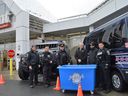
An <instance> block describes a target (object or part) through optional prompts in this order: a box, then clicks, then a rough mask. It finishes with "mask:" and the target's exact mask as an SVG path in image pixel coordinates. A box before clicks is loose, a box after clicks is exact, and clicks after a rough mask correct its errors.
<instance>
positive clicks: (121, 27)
mask: <svg viewBox="0 0 128 96" xmlns="http://www.w3.org/2000/svg"><path fill="white" fill-rule="evenodd" d="M112 29H113V30H112V33H111V34H110V36H109V37H110V38H109V41H110V43H111V47H112V48H119V47H121V46H123V44H124V41H123V38H125V37H126V35H125V31H126V25H125V19H122V20H120V21H119V22H116V23H115V24H113V25H112Z"/></svg>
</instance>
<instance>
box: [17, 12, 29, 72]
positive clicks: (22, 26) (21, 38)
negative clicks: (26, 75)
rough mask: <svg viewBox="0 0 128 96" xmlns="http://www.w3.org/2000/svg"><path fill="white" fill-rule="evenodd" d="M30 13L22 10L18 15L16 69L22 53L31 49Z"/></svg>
mask: <svg viewBox="0 0 128 96" xmlns="http://www.w3.org/2000/svg"><path fill="white" fill-rule="evenodd" d="M29 34H30V33H29V14H28V13H27V12H24V11H22V12H20V14H18V15H17V16H16V69H17V70H18V68H19V61H20V55H21V54H25V53H26V52H28V51H29V50H30V45H29Z"/></svg>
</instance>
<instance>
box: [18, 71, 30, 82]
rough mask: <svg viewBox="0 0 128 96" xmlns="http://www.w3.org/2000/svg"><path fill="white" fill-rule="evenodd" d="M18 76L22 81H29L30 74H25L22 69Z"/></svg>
mask: <svg viewBox="0 0 128 96" xmlns="http://www.w3.org/2000/svg"><path fill="white" fill-rule="evenodd" d="M18 75H19V77H20V79H22V80H28V77H29V73H27V72H24V71H23V70H22V69H19V70H18Z"/></svg>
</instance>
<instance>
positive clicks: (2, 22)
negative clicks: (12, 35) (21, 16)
mask: <svg viewBox="0 0 128 96" xmlns="http://www.w3.org/2000/svg"><path fill="white" fill-rule="evenodd" d="M10 16H11V15H10V13H8V14H5V15H0V29H4V28H9V27H11V20H10Z"/></svg>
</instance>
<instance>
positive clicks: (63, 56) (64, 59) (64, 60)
mask: <svg viewBox="0 0 128 96" xmlns="http://www.w3.org/2000/svg"><path fill="white" fill-rule="evenodd" d="M59 48H60V50H59V51H58V54H57V61H58V65H59V66H61V65H66V64H69V63H70V56H69V54H68V52H66V50H65V45H64V44H63V43H62V44H60V45H59Z"/></svg>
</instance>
